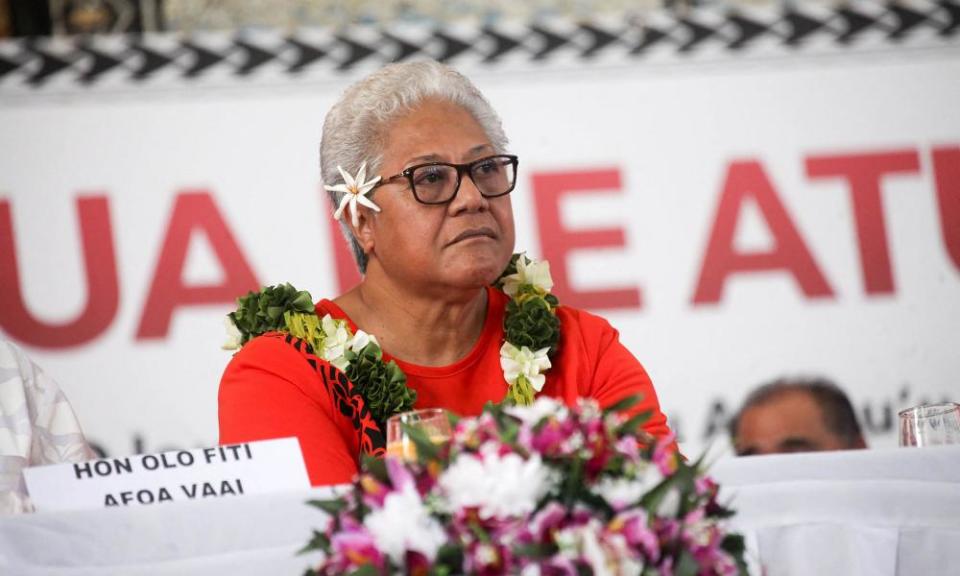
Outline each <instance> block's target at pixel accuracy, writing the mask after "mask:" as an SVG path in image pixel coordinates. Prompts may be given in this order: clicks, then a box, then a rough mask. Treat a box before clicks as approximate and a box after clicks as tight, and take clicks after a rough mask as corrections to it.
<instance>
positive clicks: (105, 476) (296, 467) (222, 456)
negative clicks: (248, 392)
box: [23, 438, 310, 512]
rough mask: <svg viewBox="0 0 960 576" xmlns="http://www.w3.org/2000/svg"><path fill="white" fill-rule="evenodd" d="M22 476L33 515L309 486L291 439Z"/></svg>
mask: <svg viewBox="0 0 960 576" xmlns="http://www.w3.org/2000/svg"><path fill="white" fill-rule="evenodd" d="M23 477H24V480H25V481H26V484H27V492H29V493H30V500H31V501H32V503H33V505H34V508H36V510H37V511H38V512H47V511H56V510H89V509H94V508H114V507H116V508H124V507H126V508H129V507H134V506H157V505H161V504H167V503H171V502H190V501H196V500H207V499H216V498H231V497H237V496H243V495H245V494H265V493H271V492H285V491H294V490H306V489H308V488H309V487H310V480H309V478H308V477H307V468H306V465H305V464H304V462H303V454H302V453H301V452H300V443H299V442H298V441H297V439H296V438H283V439H279V440H264V441H260V442H251V443H249V444H235V445H231V446H214V447H211V448H197V449H195V450H179V451H173V452H163V453H160V454H142V455H137V456H124V457H120V458H103V459H100V460H90V461H87V462H78V463H71V464H55V465H52V466H39V467H36V468H26V469H24V470H23Z"/></svg>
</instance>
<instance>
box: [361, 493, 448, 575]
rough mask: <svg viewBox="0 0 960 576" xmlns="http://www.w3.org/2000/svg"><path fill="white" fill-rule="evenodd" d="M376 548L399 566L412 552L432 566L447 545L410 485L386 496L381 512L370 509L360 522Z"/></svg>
mask: <svg viewBox="0 0 960 576" xmlns="http://www.w3.org/2000/svg"><path fill="white" fill-rule="evenodd" d="M363 524H364V526H366V527H367V530H369V531H370V534H371V535H372V536H373V538H374V541H375V542H376V544H377V548H379V549H380V550H383V551H384V552H385V553H386V554H387V555H388V556H389V557H390V559H391V560H393V561H394V562H395V563H396V564H398V565H400V566H403V563H404V560H405V558H404V556H405V554H406V551H407V550H415V551H417V552H420V553H421V554H423V555H424V556H426V558H427V560H429V561H430V562H433V560H434V558H436V557H437V550H439V549H440V547H441V546H442V545H443V544H444V543H445V542H446V541H447V534H446V533H445V532H444V531H443V526H441V525H440V523H439V522H437V520H436V519H435V518H433V517H432V516H431V515H430V512H429V511H428V510H427V508H426V507H425V506H424V504H423V500H422V499H421V498H420V494H419V493H418V492H417V489H416V487H415V486H414V485H413V483H412V482H411V483H408V484H407V485H406V486H404V487H403V488H402V489H400V490H396V491H394V492H390V493H389V494H387V497H386V499H384V501H383V507H382V508H374V509H372V510H371V511H370V513H369V514H368V515H367V517H366V518H364V520H363Z"/></svg>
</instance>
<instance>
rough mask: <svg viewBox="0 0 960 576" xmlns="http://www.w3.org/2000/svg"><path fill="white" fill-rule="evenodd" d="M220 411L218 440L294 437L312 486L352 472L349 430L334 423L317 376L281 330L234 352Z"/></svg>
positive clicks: (339, 480)
mask: <svg viewBox="0 0 960 576" xmlns="http://www.w3.org/2000/svg"><path fill="white" fill-rule="evenodd" d="M317 360H318V361H320V360H319V359H317ZM320 362H322V361H320ZM219 410H220V443H221V444H236V443H240V442H250V441H254V440H266V439H270V438H285V437H290V436H294V437H296V438H297V439H298V440H299V441H300V449H301V451H302V452H303V457H304V460H305V462H306V465H307V473H308V475H309V476H310V483H311V484H312V485H314V486H319V485H329V484H341V483H345V482H349V481H350V480H351V479H352V478H353V476H354V474H356V472H357V456H356V454H355V451H354V450H351V449H350V446H351V444H352V440H353V439H352V438H351V436H350V434H349V433H351V432H352V430H350V429H344V427H342V426H339V425H338V423H337V421H338V420H342V417H341V416H340V415H339V414H337V413H335V412H334V409H333V404H332V402H331V396H330V393H329V391H328V390H327V389H326V387H325V386H324V383H323V380H322V378H321V375H320V374H319V373H318V372H317V371H316V370H315V369H314V368H313V367H312V366H311V365H310V363H309V362H308V359H307V357H306V356H305V353H303V352H301V351H299V350H297V349H295V348H294V346H293V345H292V344H289V343H287V342H286V341H285V339H284V337H283V336H282V335H278V334H267V335H264V336H261V337H259V338H255V339H254V340H252V341H251V342H249V343H247V344H246V345H245V346H244V347H243V348H242V349H241V350H240V351H239V352H238V353H237V354H236V355H235V356H234V357H233V360H232V361H231V362H230V364H229V365H228V366H227V368H226V370H225V371H224V373H223V377H222V379H221V381H220V393H219Z"/></svg>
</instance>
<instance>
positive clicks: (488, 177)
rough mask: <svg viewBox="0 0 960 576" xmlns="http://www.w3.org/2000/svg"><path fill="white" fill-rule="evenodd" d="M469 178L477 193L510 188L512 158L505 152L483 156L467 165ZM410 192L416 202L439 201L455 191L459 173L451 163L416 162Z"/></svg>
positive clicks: (496, 192) (490, 194)
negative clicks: (420, 164) (419, 164)
mask: <svg viewBox="0 0 960 576" xmlns="http://www.w3.org/2000/svg"><path fill="white" fill-rule="evenodd" d="M469 174H470V178H471V179H472V180H473V183H474V185H475V186H476V187H477V190H479V191H480V194H482V195H484V196H487V197H493V196H502V195H504V194H506V193H507V192H510V190H511V189H513V183H514V178H515V176H516V174H515V170H514V164H513V160H512V159H511V158H509V157H506V156H493V157H491V158H484V159H482V160H480V161H478V162H475V163H473V164H471V165H470V168H469ZM411 178H412V180H413V193H414V194H415V195H416V196H417V199H418V200H419V201H420V202H425V203H428V204H440V203H443V202H448V201H450V200H451V199H453V197H454V196H456V194H457V189H458V188H459V184H460V182H459V179H460V178H459V174H458V172H457V168H456V167H455V166H449V165H446V164H433V165H428V166H420V167H418V168H416V169H414V171H413V173H412V174H411Z"/></svg>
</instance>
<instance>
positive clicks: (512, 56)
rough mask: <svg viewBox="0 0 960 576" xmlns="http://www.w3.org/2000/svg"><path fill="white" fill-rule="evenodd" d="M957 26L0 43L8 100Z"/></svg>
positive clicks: (791, 21)
mask: <svg viewBox="0 0 960 576" xmlns="http://www.w3.org/2000/svg"><path fill="white" fill-rule="evenodd" d="M958 30H960V0H910V1H908V0H901V1H893V2H889V3H876V2H859V3H850V4H846V5H837V6H820V5H816V4H809V5H803V6H802V7H787V6H784V7H780V8H776V9H772V10H767V11H765V12H762V11H761V12H747V11H744V10H739V11H724V12H717V11H709V10H695V11H691V12H689V13H688V14H686V15H679V14H678V13H674V12H657V13H652V14H650V15H648V16H647V17H645V18H643V19H642V20H635V21H630V22H625V21H622V20H621V21H609V20H599V19H598V20H594V21H589V22H583V21H581V22H575V21H572V20H552V21H538V22H535V23H526V24H510V23H503V24H498V25H492V26H484V27H469V26H456V25H447V26H404V25H398V26H397V27H396V28H388V29H381V28H352V29H347V30H343V31H333V30H321V29H300V30H297V31H293V32H281V31H275V32H269V31H268V32H249V31H238V32H232V33H201V34H194V35H181V34H158V35H127V36H102V37H89V38H84V37H74V38H49V39H26V40H15V41H6V42H2V43H0V94H2V93H4V92H6V93H8V94H9V93H24V92H27V93H36V92H37V91H40V90H44V89H52V88H56V87H59V88H61V89H63V88H70V89H95V88H97V87H100V86H125V87H135V86H147V85H154V84H157V83H163V84H169V83H171V82H175V83H178V84H183V83H200V84H203V83H208V84H209V83H214V84H220V83H234V82H237V81H242V80H244V79H248V78H254V77H257V78H261V77H273V78H275V79H300V78H305V77H313V78H316V77H321V78H322V77H331V76H332V77H338V76H342V75H344V74H351V73H354V72H360V71H366V70H370V69H373V68H377V67H379V66H382V65H383V64H386V63H389V62H397V61H402V60H406V59H411V58H417V57H429V58H433V59H436V60H440V61H443V62H449V63H453V64H460V65H463V64H466V65H471V64H475V65H479V66H490V67H495V66H500V65H504V64H506V63H511V62H512V63H518V62H519V63H522V64H524V65H536V66H548V65H551V64H555V63H563V64H565V65H569V64H576V65H583V64H590V63H597V62H610V61H615V62H618V63H624V62H627V63H630V62H636V63H638V64H639V63H643V62H645V61H652V60H659V61H663V60H664V59H667V60H691V59H697V58H704V57H705V56H709V57H712V58H715V59H716V58H727V59H729V58H739V57H744V56H749V55H751V54H756V53H763V54H770V53H776V54H784V53H787V54H794V53H805V52H811V51H813V52H817V51H819V52H824V51H827V52H836V51H850V50H862V49H876V48H899V47H902V46H909V45H916V44H918V43H919V44H922V45H925V46H929V45H935V46H944V45H949V46H957V45H958V44H960V42H958V38H960V33H958Z"/></svg>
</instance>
